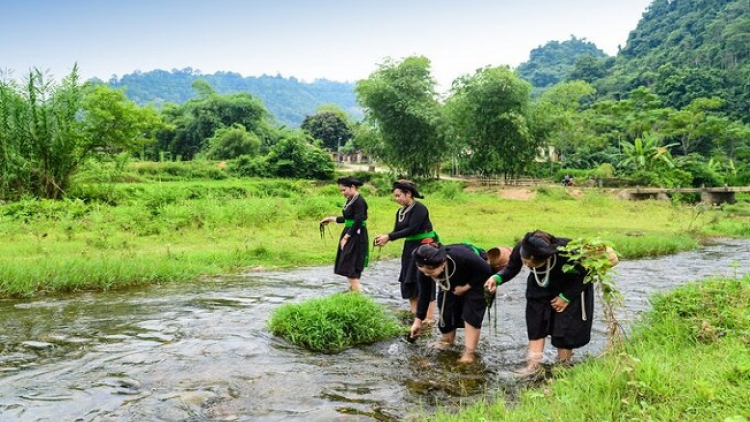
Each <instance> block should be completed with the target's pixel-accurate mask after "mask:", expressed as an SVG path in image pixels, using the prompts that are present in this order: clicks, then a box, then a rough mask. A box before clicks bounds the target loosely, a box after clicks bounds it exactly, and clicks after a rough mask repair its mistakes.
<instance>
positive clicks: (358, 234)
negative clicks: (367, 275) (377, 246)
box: [333, 194, 370, 278]
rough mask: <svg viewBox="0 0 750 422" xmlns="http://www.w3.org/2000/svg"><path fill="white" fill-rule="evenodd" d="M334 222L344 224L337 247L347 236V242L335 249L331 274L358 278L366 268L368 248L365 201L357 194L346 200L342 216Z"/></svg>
mask: <svg viewBox="0 0 750 422" xmlns="http://www.w3.org/2000/svg"><path fill="white" fill-rule="evenodd" d="M336 222H337V223H339V224H341V223H344V229H343V230H342V231H341V236H339V245H341V239H342V238H343V237H344V236H345V235H347V234H348V235H349V240H348V241H347V242H346V245H344V248H343V249H342V248H341V246H339V247H337V248H336V263H335V264H334V267H333V272H334V273H335V274H338V275H343V276H345V277H349V278H360V277H361V276H362V271H363V270H364V269H365V267H366V266H367V258H368V252H369V249H368V247H369V246H370V241H369V237H368V235H367V202H365V199H364V198H362V196H360V195H359V194H358V195H355V196H354V197H352V198H351V199H349V200H347V201H346V203H345V204H344V210H343V215H342V216H340V217H336Z"/></svg>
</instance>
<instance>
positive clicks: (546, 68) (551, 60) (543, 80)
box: [515, 36, 609, 93]
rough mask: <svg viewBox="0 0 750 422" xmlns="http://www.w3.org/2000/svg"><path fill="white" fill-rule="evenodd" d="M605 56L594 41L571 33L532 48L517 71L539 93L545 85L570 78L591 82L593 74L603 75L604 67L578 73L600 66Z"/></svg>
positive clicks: (596, 75) (551, 84)
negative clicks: (581, 72)
mask: <svg viewBox="0 0 750 422" xmlns="http://www.w3.org/2000/svg"><path fill="white" fill-rule="evenodd" d="M606 58H609V56H607V54H606V53H605V52H604V51H602V50H601V49H599V48H598V47H597V46H596V45H595V44H594V43H592V42H590V41H586V39H585V38H576V37H575V36H571V37H570V39H569V40H567V41H563V42H559V41H550V42H548V43H547V44H545V45H543V46H539V47H537V48H535V49H533V50H531V53H530V54H529V60H528V61H526V62H524V63H521V64H520V65H518V67H517V68H516V69H515V70H516V73H517V74H518V76H520V77H521V78H522V79H525V80H527V81H529V83H531V85H532V86H533V87H534V89H535V91H536V92H537V93H540V92H541V91H543V88H548V87H551V86H553V85H556V84H558V83H560V82H565V81H567V80H576V79H580V80H585V81H586V82H589V83H590V82H592V80H591V77H592V76H594V77H595V78H601V77H603V76H604V71H603V69H601V70H600V71H599V72H586V73H585V74H581V75H579V73H580V70H582V69H589V68H590V67H591V66H594V67H599V63H600V62H605V60H602V59H606Z"/></svg>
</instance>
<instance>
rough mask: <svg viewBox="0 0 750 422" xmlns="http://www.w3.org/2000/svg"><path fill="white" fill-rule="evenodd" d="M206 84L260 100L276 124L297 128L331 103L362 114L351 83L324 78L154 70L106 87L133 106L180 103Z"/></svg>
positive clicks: (110, 81) (119, 80) (356, 113)
mask: <svg viewBox="0 0 750 422" xmlns="http://www.w3.org/2000/svg"><path fill="white" fill-rule="evenodd" d="M198 79H201V80H204V81H206V82H207V83H208V84H209V85H210V86H211V87H212V88H213V89H214V90H215V91H216V92H217V93H219V94H229V93H234V92H248V93H250V94H251V95H252V96H254V97H257V98H259V99H261V101H263V104H264V105H265V106H266V108H267V109H268V111H269V112H270V113H271V114H273V115H274V117H275V118H276V121H277V122H278V123H279V124H284V125H287V126H291V127H299V126H300V124H302V121H303V120H304V119H305V116H308V115H312V114H314V113H315V111H316V109H317V108H318V107H319V106H321V105H323V104H335V105H337V106H339V107H340V108H341V109H342V110H344V111H345V112H347V113H348V114H349V115H351V116H352V117H354V118H356V119H359V118H361V117H362V112H361V110H360V109H359V107H358V106H357V104H356V101H355V95H354V83H346V82H334V81H329V80H324V79H319V80H315V81H314V82H309V83H308V82H303V81H299V80H297V79H296V78H283V77H281V76H267V75H264V76H259V77H243V76H242V75H240V74H238V73H233V72H217V73H214V74H212V75H204V74H201V73H200V72H199V71H195V70H193V69H191V68H186V69H182V70H172V71H171V72H167V71H165V70H154V71H150V72H134V73H131V74H127V75H123V76H122V77H120V78H119V79H118V78H112V79H110V80H109V81H107V84H108V85H109V86H111V87H113V88H125V93H126V95H127V96H128V98H130V99H131V100H133V101H134V102H135V103H137V104H140V105H145V104H148V103H151V104H156V105H157V106H160V105H162V104H164V103H174V104H182V103H184V102H186V101H188V100H190V99H192V98H195V97H196V96H197V92H196V91H195V90H194V89H193V88H192V85H193V82H195V81H196V80H198Z"/></svg>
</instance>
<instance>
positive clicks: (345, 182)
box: [336, 176, 362, 188]
mask: <svg viewBox="0 0 750 422" xmlns="http://www.w3.org/2000/svg"><path fill="white" fill-rule="evenodd" d="M336 183H338V184H339V185H341V186H346V187H348V188H350V187H352V186H357V187H359V186H362V182H360V181H359V179H357V178H354V177H351V176H346V177H339V179H338V180H337V181H336Z"/></svg>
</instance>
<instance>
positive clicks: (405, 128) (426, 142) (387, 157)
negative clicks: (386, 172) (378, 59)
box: [356, 56, 447, 177]
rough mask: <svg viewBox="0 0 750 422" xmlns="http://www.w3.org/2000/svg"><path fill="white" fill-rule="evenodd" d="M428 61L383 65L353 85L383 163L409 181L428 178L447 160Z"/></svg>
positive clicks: (408, 58)
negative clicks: (374, 130)
mask: <svg viewBox="0 0 750 422" xmlns="http://www.w3.org/2000/svg"><path fill="white" fill-rule="evenodd" d="M436 85H437V83H436V81H435V79H434V78H433V77H432V76H431V75H430V61H429V60H428V59H427V58H426V57H422V56H419V57H416V56H412V57H407V58H406V59H404V60H403V61H401V62H394V61H392V60H386V62H385V63H384V64H381V65H380V67H379V69H378V70H377V71H375V72H374V73H373V74H371V75H370V76H369V78H367V79H364V80H361V81H359V82H358V83H357V87H356V93H357V101H358V102H359V104H360V105H362V107H363V108H364V109H365V118H366V119H367V120H368V121H369V122H370V124H372V125H373V126H375V127H376V128H377V131H378V133H379V135H380V137H381V139H382V142H383V145H382V146H383V148H382V150H381V154H382V155H381V156H380V157H379V158H381V159H382V160H383V161H384V162H385V163H386V164H387V165H389V166H391V167H393V168H395V169H397V170H399V171H403V172H406V173H407V174H408V175H409V176H411V177H414V176H430V175H432V174H434V172H435V169H436V168H437V167H438V166H439V164H440V163H441V162H442V161H443V159H444V158H445V156H446V149H447V148H446V146H447V145H446V141H445V137H444V135H443V132H442V130H441V126H443V125H444V122H445V119H444V117H443V115H442V106H441V105H440V103H439V102H438V99H437V93H436V91H435V87H436Z"/></svg>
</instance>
